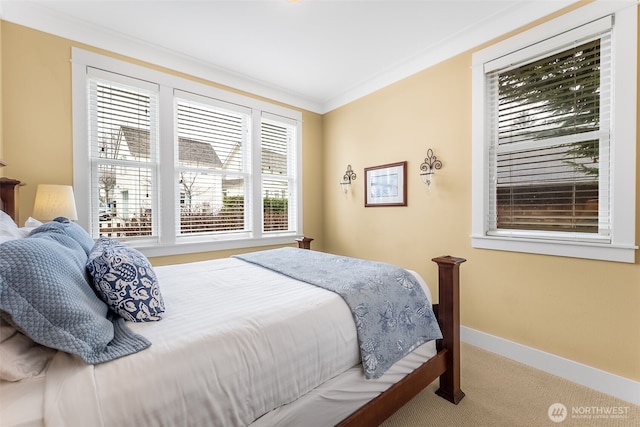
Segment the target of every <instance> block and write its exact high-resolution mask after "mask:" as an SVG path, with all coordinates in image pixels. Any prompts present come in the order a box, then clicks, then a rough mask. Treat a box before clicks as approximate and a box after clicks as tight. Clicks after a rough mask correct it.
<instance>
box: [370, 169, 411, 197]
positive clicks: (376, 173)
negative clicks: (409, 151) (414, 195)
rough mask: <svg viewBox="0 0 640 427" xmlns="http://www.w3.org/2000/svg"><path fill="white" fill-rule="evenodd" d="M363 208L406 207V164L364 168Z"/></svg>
mask: <svg viewBox="0 0 640 427" xmlns="http://www.w3.org/2000/svg"><path fill="white" fill-rule="evenodd" d="M364 192H365V196H364V205H365V206H367V207H368V206H407V162H398V163H390V164H388V165H382V166H374V167H370V168H364Z"/></svg>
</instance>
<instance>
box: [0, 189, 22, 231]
mask: <svg viewBox="0 0 640 427" xmlns="http://www.w3.org/2000/svg"><path fill="white" fill-rule="evenodd" d="M20 184H21V182H20V181H18V180H17V179H11V178H0V209H1V210H3V211H4V212H6V213H7V214H9V216H10V217H11V218H13V220H14V221H15V222H16V223H17V222H18V187H19V186H20Z"/></svg>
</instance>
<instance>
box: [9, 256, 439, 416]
mask: <svg viewBox="0 0 640 427" xmlns="http://www.w3.org/2000/svg"><path fill="white" fill-rule="evenodd" d="M156 274H157V276H158V280H159V283H160V286H161V289H162V293H163V296H164V300H165V305H166V312H165V314H164V318H163V320H161V321H160V322H152V323H137V324H131V323H130V324H129V326H130V327H131V329H133V330H134V331H135V332H137V333H140V334H141V335H144V336H145V337H147V338H148V339H149V340H150V341H151V342H152V345H151V347H150V348H148V349H146V350H144V351H142V352H140V353H136V354H134V355H131V356H127V357H124V358H121V359H117V360H115V361H112V362H109V363H104V364H100V365H95V366H94V365H86V364H84V363H83V362H82V361H81V360H80V359H79V358H77V357H74V356H70V355H68V354H66V353H62V352H58V353H57V354H56V356H55V357H54V359H53V361H52V363H51V365H50V366H49V368H48V370H47V372H46V378H45V379H44V380H42V379H40V378H37V379H35V380H34V381H30V384H32V389H33V390H34V393H33V394H30V395H29V396H28V399H29V400H30V401H32V403H33V404H35V402H37V401H42V399H43V400H44V405H43V406H42V412H39V411H38V410H37V407H36V408H34V409H35V410H34V411H33V417H31V418H29V417H26V418H27V419H26V421H27V422H29V421H33V422H34V424H33V425H41V424H42V419H43V417H44V419H45V420H46V423H45V424H46V425H54V426H58V425H60V426H62V425H64V426H76V425H77V426H82V427H85V426H115V425H117V426H187V425H189V426H191V425H202V426H213V425H216V426H217V425H219V426H227V425H229V426H237V425H249V424H251V423H254V425H255V426H262V425H264V426H272V425H276V424H277V425H292V426H294V425H295V426H298V425H305V426H309V425H333V424H335V422H337V421H339V420H341V419H343V418H344V417H345V416H346V415H348V414H349V413H351V412H353V411H354V410H355V409H356V408H357V407H359V406H361V405H362V404H363V403H365V402H366V401H368V400H370V399H371V398H373V397H375V396H376V395H377V394H379V393H380V392H381V391H383V390H385V389H386V388H388V387H389V386H390V385H391V384H393V383H394V382H396V381H397V380H399V379H400V378H401V377H403V376H404V375H406V374H407V373H408V372H410V371H411V370H413V369H414V368H415V367H417V366H418V365H419V364H420V363H422V362H423V361H424V360H426V359H428V358H429V357H431V356H432V355H434V354H435V346H434V344H433V343H432V342H431V343H427V344H425V345H423V346H422V347H420V349H419V350H418V351H416V352H414V353H412V354H411V355H409V356H407V357H406V358H405V359H403V360H402V361H400V362H398V363H397V364H396V365H394V366H393V367H392V369H391V370H390V371H389V372H388V373H387V374H385V375H384V376H383V377H382V378H380V379H378V380H365V379H364V377H363V375H362V368H361V367H360V366H359V365H358V363H359V353H358V345H357V339H356V330H355V326H354V323H353V320H352V316H351V313H350V311H349V309H348V307H347V306H346V304H345V303H344V302H343V301H342V299H341V298H340V297H339V296H338V295H336V294H334V293H332V292H330V291H326V290H323V289H320V288H316V287H314V286H311V285H308V284H304V283H301V282H298V281H295V280H293V279H289V278H286V277H284V276H282V275H279V274H277V273H274V272H271V271H268V270H265V269H262V268H260V267H257V266H255V265H252V264H248V263H245V262H244V261H241V260H238V259H235V258H226V259H221V260H215V261H205V262H199V263H191V264H183V265H176V266H166V267H157V268H156ZM420 280H421V279H420ZM422 283H423V284H424V282H422ZM424 287H425V291H426V292H427V295H428V296H429V297H430V295H429V290H428V288H427V287H426V286H424ZM265 373H266V374H268V375H265ZM25 384H26V383H5V382H3V383H2V384H0V400H1V401H2V402H1V403H0V405H1V406H0V424H1V425H3V426H4V425H14V424H16V423H17V422H18V421H19V419H20V417H22V418H25V417H24V416H23V414H19V413H18V412H17V411H18V410H19V408H24V407H26V405H25V401H26V399H25V398H24V395H23V397H22V398H20V399H16V398H15V396H17V395H18V394H19V393H21V390H23V389H25V387H27V386H26V385H25ZM36 396H37V397H36ZM299 396H302V397H301V398H298V397H299ZM287 403H290V404H288V405H284V404H287ZM283 405H284V406H283ZM328 405H331V406H330V408H331V409H329V406H328ZM32 408H33V406H32ZM274 408H277V409H275V410H274ZM265 413H266V415H264V416H263V414H265ZM261 416H262V417H261ZM260 417H261V418H260ZM301 417H302V418H301ZM328 417H331V418H330V419H329V418H328ZM23 421H25V420H23ZM20 422H21V421H20Z"/></svg>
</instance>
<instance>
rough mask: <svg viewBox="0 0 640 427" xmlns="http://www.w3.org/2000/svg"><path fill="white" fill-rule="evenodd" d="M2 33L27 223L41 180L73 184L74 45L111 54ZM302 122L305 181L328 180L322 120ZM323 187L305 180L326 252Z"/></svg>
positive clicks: (311, 230)
mask: <svg viewBox="0 0 640 427" xmlns="http://www.w3.org/2000/svg"><path fill="white" fill-rule="evenodd" d="M0 34H1V37H2V42H1V45H2V81H3V83H4V85H3V86H4V91H3V94H2V101H3V104H4V105H5V106H6V108H5V109H4V114H3V118H4V126H3V127H2V135H3V140H4V156H5V157H4V158H5V160H6V162H7V163H8V166H7V167H5V168H3V170H2V175H5V176H9V177H12V178H16V179H19V180H21V181H23V182H25V183H26V185H25V186H23V187H21V189H20V220H19V221H20V223H21V224H22V223H24V221H25V220H26V219H27V218H28V217H29V215H31V211H32V208H33V201H34V199H35V191H36V186H37V184H40V183H46V184H72V183H73V169H72V159H73V146H72V117H71V115H72V112H71V48H72V47H82V48H85V49H88V50H92V51H95V52H99V53H103V54H109V53H107V52H103V51H100V50H97V49H94V48H91V47H88V46H84V45H81V44H79V43H74V42H71V41H69V40H66V39H63V38H60V37H56V36H52V35H49V34H46V33H43V32H40V31H34V30H31V29H28V28H25V27H22V26H19V25H15V24H12V23H9V22H6V21H4V22H2V27H1V30H0ZM112 56H115V57H118V58H121V59H125V58H122V57H120V56H117V55H112ZM131 62H135V63H138V64H139V63H140V62H139V61H131ZM153 68H155V69H160V70H163V69H161V68H159V67H153ZM163 71H167V72H171V71H169V70H166V69H165V70H163ZM175 74H178V73H175ZM182 76H183V77H188V76H184V75H182ZM195 80H197V81H199V82H202V83H205V84H206V83H208V84H212V83H210V82H205V81H203V80H201V79H195ZM212 85H213V84H212ZM302 120H303V127H302V128H303V135H302V139H303V148H302V151H303V169H304V172H303V178H304V177H322V173H323V163H322V161H321V159H322V117H321V116H320V115H318V114H315V113H310V112H308V111H302ZM322 186H323V180H322V179H304V182H303V210H304V224H303V230H304V233H305V234H306V235H308V236H311V237H313V238H315V241H314V242H313V243H314V248H317V249H322V207H321V206H322V201H321V200H320V197H319V195H320V194H322ZM235 252H237V251H234V252H232V251H219V252H213V253H202V254H197V255H195V256H192V257H189V256H176V257H161V258H154V259H152V262H153V263H154V264H156V265H159V264H166V263H171V262H185V261H188V260H192V259H198V260H200V259H208V258H217V257H224V256H228V255H229V254H231V253H235Z"/></svg>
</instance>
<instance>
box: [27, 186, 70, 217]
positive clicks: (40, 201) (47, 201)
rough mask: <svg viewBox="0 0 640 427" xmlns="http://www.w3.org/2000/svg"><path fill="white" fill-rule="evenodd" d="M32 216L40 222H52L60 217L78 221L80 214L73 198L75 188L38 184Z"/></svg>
mask: <svg viewBox="0 0 640 427" xmlns="http://www.w3.org/2000/svg"><path fill="white" fill-rule="evenodd" d="M31 216H33V217H34V218H35V219H38V220H40V221H51V220H53V219H54V218H57V217H59V216H64V217H67V218H69V219H70V220H71V221H77V220H78V213H77V212H76V202H75V199H74V197H73V187H71V186H70V185H50V184H38V188H37V189H36V201H35V202H34V204H33V213H32V214H31Z"/></svg>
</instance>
